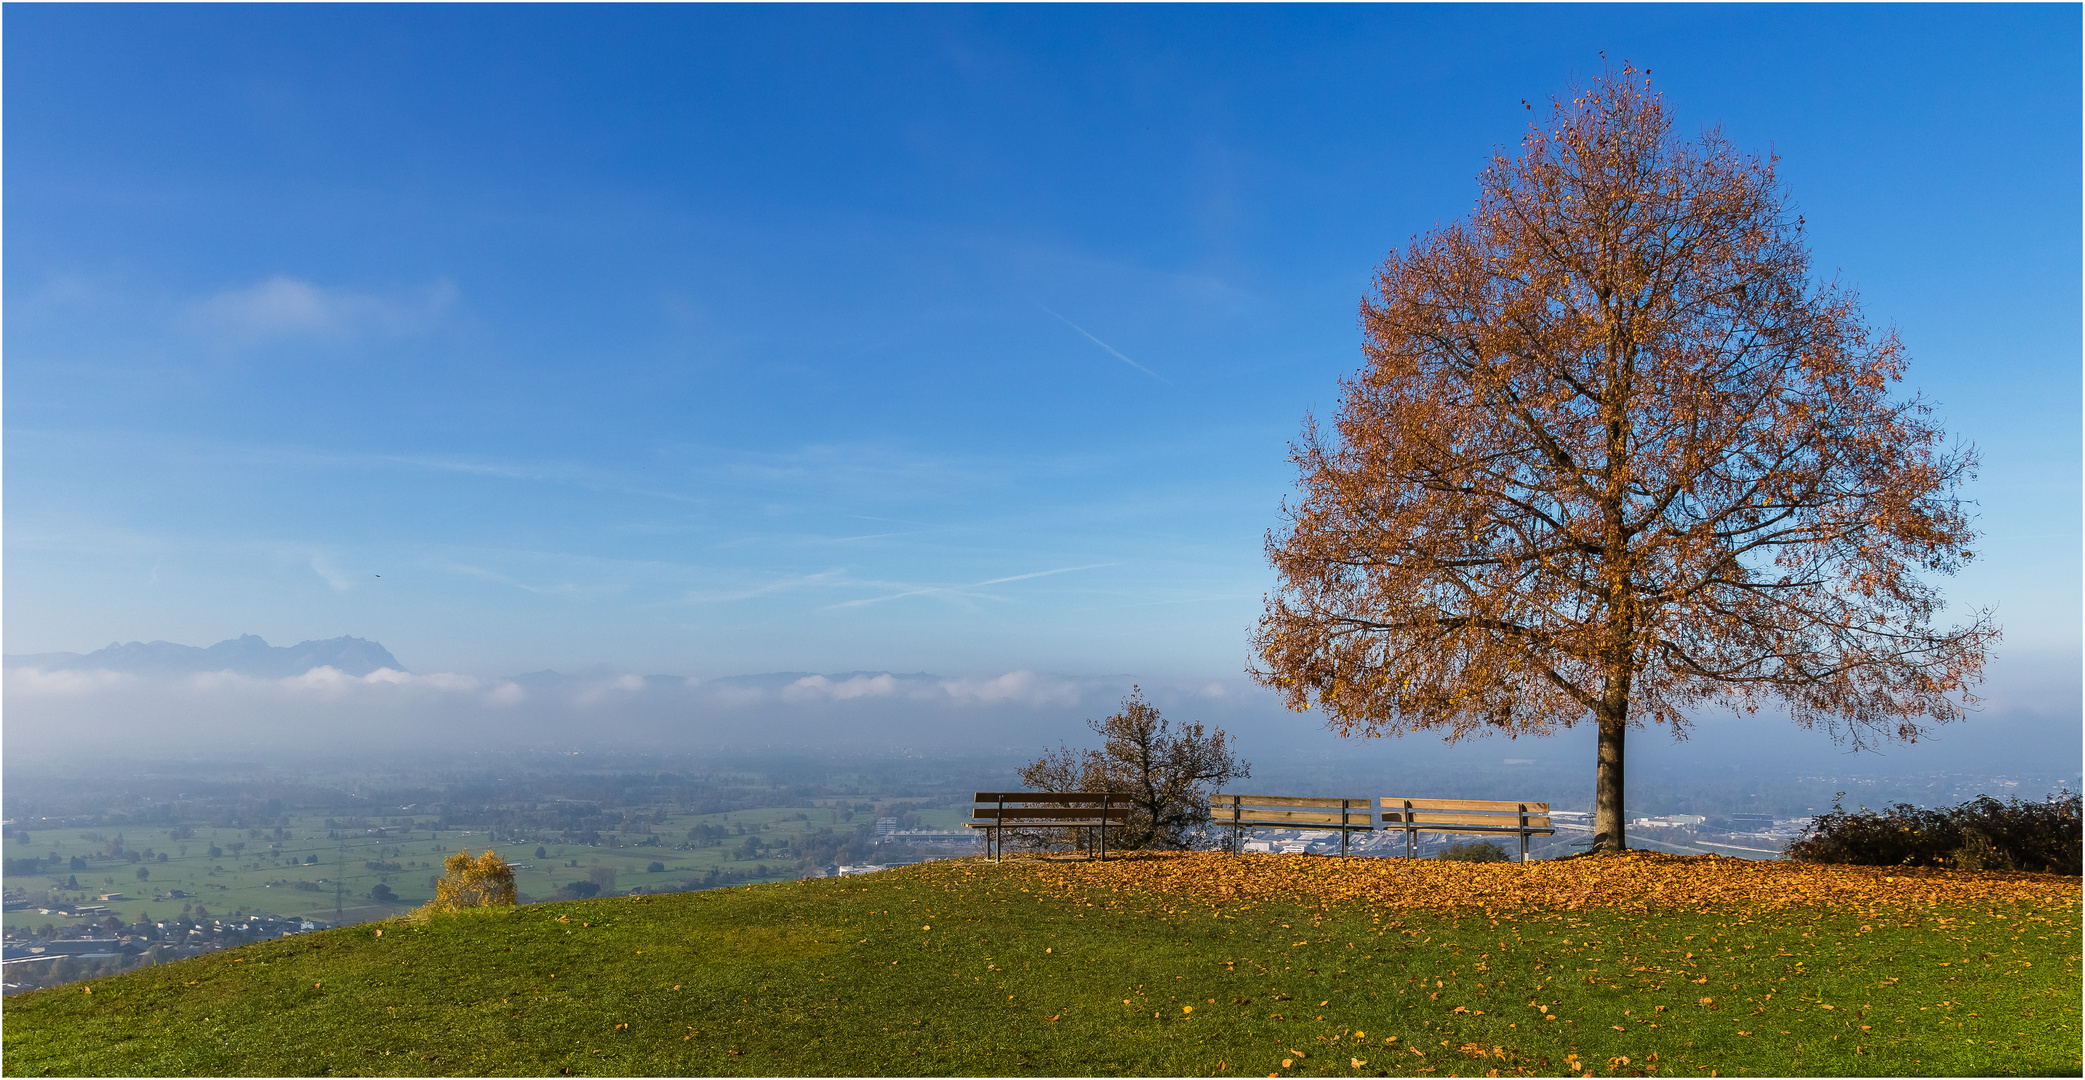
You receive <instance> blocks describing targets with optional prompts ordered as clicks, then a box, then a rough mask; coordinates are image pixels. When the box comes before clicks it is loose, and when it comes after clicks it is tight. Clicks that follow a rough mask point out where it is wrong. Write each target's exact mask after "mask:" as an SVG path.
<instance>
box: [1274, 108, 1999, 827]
mask: <svg viewBox="0 0 2085 1080" xmlns="http://www.w3.org/2000/svg"><path fill="white" fill-rule="evenodd" d="M1775 164H1776V162H1775V159H1774V158H1772V157H1766V158H1761V157H1757V156H1753V155H1748V154H1745V153H1741V152H1740V151H1738V150H1737V149H1736V148H1734V147H1733V146H1732V145H1731V144H1730V142H1729V141H1728V140H1726V139H1725V138H1724V137H1723V136H1722V135H1721V134H1720V133H1719V132H1717V131H1713V130H1711V131H1708V132H1705V133H1704V134H1702V135H1701V136H1700V137H1698V138H1696V139H1692V140H1689V139H1683V138H1680V137H1678V136H1676V135H1675V134H1674V133H1673V130H1672V122H1671V119H1670V117H1669V115H1668V113H1667V111H1666V108H1665V106H1664V104H1663V102H1662V100H1661V99H1660V98H1659V97H1658V96H1657V95H1655V94H1653V93H1652V92H1651V91H1650V89H1649V85H1648V81H1647V79H1645V78H1644V77H1643V73H1640V72H1637V71H1636V70H1635V69H1633V68H1624V69H1623V70H1621V71H1619V72H1615V71H1610V72H1608V73H1607V74H1605V75H1603V76H1602V77H1601V78H1600V79H1598V80H1597V81H1595V82H1594V83H1593V84H1592V85H1591V86H1589V87H1586V88H1585V89H1583V90H1582V91H1580V92H1578V93H1576V94H1575V95H1574V96H1572V97H1570V98H1569V99H1563V100H1558V101H1556V102H1553V103H1552V110H1551V115H1550V118H1549V123H1548V124H1547V125H1546V126H1537V125H1532V124H1531V125H1530V130H1529V132H1528V134H1527V135H1526V137H1525V139H1524V141H1523V144H1522V146H1521V152H1520V154H1519V156H1517V157H1514V158H1510V159H1509V158H1508V157H1507V156H1505V154H1504V153H1503V152H1502V153H1501V154H1500V155H1498V156H1496V157H1495V158H1494V160H1493V161H1492V164H1491V165H1490V167H1489V168H1488V169H1486V170H1485V172H1484V173H1483V175H1482V177H1481V178H1480V194H1479V197H1478V200H1477V205H1476V208H1475V209H1474V211H1473V212H1472V213H1471V214H1470V215H1469V217H1468V218H1467V219H1466V220H1463V221H1459V222H1456V223H1454V224H1451V225H1448V226H1445V227H1442V228H1439V229H1437V230H1435V231H1434V232H1431V233H1429V234H1426V235H1424V236H1421V237H1418V238H1416V239H1414V240H1413V242H1412V243H1411V244H1410V246H1409V247H1407V248H1406V249H1405V250H1404V251H1402V252H1398V253H1395V254H1392V255H1391V256H1390V257H1389V258H1388V259H1387V260H1386V261H1385V262H1384V263H1383V265H1382V266H1381V268H1380V269H1379V270H1378V271H1377V273H1376V276H1375V282H1374V293H1373V295H1372V296H1371V297H1369V298H1368V299H1366V300H1364V301H1363V303H1362V306H1361V325H1362V329H1363V331H1364V335H1365V343H1364V346H1363V352H1364V357H1365V364H1364V366H1363V368H1362V370H1361V371H1360V372H1359V373H1358V374H1356V375H1355V376H1353V377H1352V378H1349V379H1347V380H1344V381H1343V383H1342V395H1341V399H1340V404H1339V407H1338V413H1337V417H1336V419H1335V422H1334V426H1335V430H1336V438H1328V437H1326V435H1325V433H1323V432H1322V431H1321V430H1320V429H1319V428H1318V427H1317V425H1316V423H1315V421H1311V420H1307V421H1306V425H1305V430H1304V434H1303V437H1302V438H1301V440H1299V442H1298V443H1297V444H1296V445H1295V447H1294V448H1293V454H1292V460H1293V461H1294V462H1295V464H1296V465H1297V466H1298V468H1299V471H1300V477H1301V479H1300V499H1299V501H1298V502H1296V503H1295V504H1293V505H1288V506H1285V507H1284V513H1285V517H1286V519H1287V520H1286V522H1285V525H1284V527H1283V528H1281V529H1280V530H1278V531H1277V532H1276V533H1273V534H1270V535H1269V537H1268V542H1267V552H1268V556H1269V558H1270V559H1271V561H1272V562H1273V565H1274V568H1275V570H1276V572H1277V574H1278V577H1279V585H1278V588H1277V590H1276V591H1275V592H1274V593H1273V594H1271V595H1270V596H1269V597H1268V599H1267V603H1266V610H1265V613H1264V615H1263V617H1262V618H1261V620H1260V623H1259V626H1258V629H1257V632H1256V635H1255V642H1254V644H1255V649H1256V653H1257V657H1258V662H1257V666H1256V668H1255V674H1256V676H1257V677H1258V678H1259V679H1260V680H1261V681H1262V682H1263V683H1265V684H1266V685H1268V686H1271V687H1273V688H1275V689H1277V690H1279V691H1280V692H1281V693H1282V694H1283V695H1284V696H1285V698H1286V701H1287V703H1288V704H1289V706H1290V707H1292V708H1295V709H1299V710H1301V709H1307V708H1311V707H1318V708H1321V709H1323V710H1324V711H1325V712H1326V713H1327V714H1328V715H1329V716H1330V718H1331V719H1330V723H1331V725H1332V726H1333V727H1334V728H1335V729H1336V730H1338V731H1340V732H1341V733H1343V734H1356V733H1370V734H1401V733H1405V732H1412V731H1422V730H1432V731H1439V732H1442V733H1444V734H1445V735H1447V736H1448V737H1449V738H1456V737H1460V736H1464V735H1469V734H1473V733H1478V732H1503V733H1506V734H1509V735H1515V736H1518V735H1543V734H1549V733H1551V732H1554V731H1556V730H1557V729H1559V728H1563V727H1569V726H1572V725H1574V724H1576V723H1579V722H1581V721H1591V722H1593V723H1595V724H1597V725H1598V728H1599V751H1598V755H1599V756H1598V761H1597V771H1596V783H1595V826H1594V828H1595V846H1596V848H1600V849H1618V848H1621V847H1623V846H1624V843H1623V836H1622V822H1621V812H1622V778H1623V757H1622V752H1623V746H1624V734H1625V732H1626V731H1627V729H1628V728H1630V727H1633V726H1642V725H1644V724H1660V725H1664V726H1666V727H1667V728H1669V729H1670V730H1671V731H1673V732H1674V733H1675V734H1677V735H1684V733H1685V732H1686V731H1687V729H1688V725H1689V723H1690V720H1689V716H1690V713H1692V712H1694V711H1696V710H1699V709H1701V708H1703V707H1708V706H1713V705H1726V706H1732V707H1735V708H1737V709H1740V710H1743V711H1745V712H1754V711H1757V710H1758V709H1760V708H1761V707H1762V706H1766V705H1769V704H1772V705H1774V706H1776V707H1778V708H1782V709H1785V710H1786V711H1787V713H1788V715H1789V716H1790V717H1791V718H1792V719H1793V720H1794V722H1795V723H1797V724H1798V725H1801V726H1803V727H1806V728H1807V727H1812V726H1820V725H1821V726H1823V727H1824V728H1826V729H1828V730H1829V731H1831V732H1832V733H1833V735H1834V737H1836V738H1841V739H1844V740H1847V741H1850V742H1851V743H1852V745H1854V746H1855V747H1862V746H1868V745H1872V744H1874V743H1875V742H1877V741H1886V740H1896V739H1901V740H1915V739H1917V738H1918V737H1919V736H1920V734H1921V733H1922V731H1923V730H1924V725H1926V724H1928V723H1945V722H1948V721H1952V720H1955V719H1958V718H1960V717H1961V716H1962V714H1963V709H1964V708H1965V707H1966V706H1967V705H1969V704H1973V701H1974V699H1973V698H1972V697H1971V696H1970V694H1969V691H1970V689H1971V688H1972V687H1973V686H1974V685H1975V683H1976V681H1977V680H1978V678H1979V673H1980V670H1981V667H1982V665H1983V662H1984V658H1985V653H1986V650H1987V647H1988V645H1989V644H1990V643H1991V642H1992V641H1993V640H1994V639H1995V638H1996V636H1997V633H1998V631H1997V628H1996V626H1995V625H1994V624H1993V623H1992V621H1991V618H1990V616H1989V613H1988V612H1984V611H1976V612H1971V613H1969V615H1968V616H1967V618H1966V621H1965V622H1963V623H1962V624H1960V625H1954V626H1942V625H1939V622H1938V620H1939V618H1940V616H1941V615H1942V609H1943V606H1944V605H1943V599H1942V596H1941V594H1940V592H1939V591H1938V589H1937V587H1936V585H1935V582H1934V579H1935V578H1936V577H1939V576H1944V575H1947V574H1950V573H1952V572H1954V571H1955V570H1956V569H1957V568H1958V567H1960V566H1961V565H1962V564H1964V563H1965V562H1967V561H1968V560H1969V559H1970V558H1971V555H1972V552H1971V548H1970V545H1971V543H1972V541H1973V540H1974V537H1975V533H1974V531H1973V529H1972V527H1971V524H1970V520H1969V517H1968V514H1967V513H1966V512H1965V509H1964V507H1963V506H1962V503H1961V501H1960V499H1959V497H1958V495H1957V489H1958V487H1959V485H1960V484H1961V483H1962V482H1963V481H1964V480H1965V479H1967V478H1968V477H1969V476H1970V475H1971V473H1972V470H1973V469H1974V465H1975V458H1974V453H1973V451H1971V450H1969V449H1967V448H1962V449H1954V450H1949V449H1946V448H1944V447H1943V446H1942V445H1941V443H1942V438H1943V434H1942V432H1941V430H1940V428H1939V426H1938V425H1937V424H1936V423H1935V422H1934V421H1933V419H1932V417H1931V412H1930V407H1929V406H1928V405H1927V404H1926V403H1925V402H1923V401H1922V400H1920V399H1919V398H1918V397H1916V396H1915V395H1914V396H1911V397H1908V398H1898V397H1893V396H1892V388H1893V386H1894V384H1896V383H1898V382H1899V381H1900V380H1901V379H1902V378H1903V375H1904V372H1905V368H1906V363H1907V357H1906V353H1905V349H1904V346H1903V344H1902V343H1901V342H1900V341H1899V340H1898V338H1897V336H1896V335H1895V333H1894V332H1892V331H1889V330H1886V329H1877V328H1875V327H1873V326H1871V325H1870V324H1869V323H1868V322H1866V321H1865V319H1864V317H1863V313H1862V311H1861V308H1860V305H1859V303H1858V299H1857V297H1856V296H1855V295H1854V294H1853V292H1852V291H1850V290H1848V289H1844V288H1841V287H1839V286H1837V285H1836V284H1834V283H1829V282H1819V281H1817V280H1815V279H1814V278H1813V276H1812V274H1811V267H1810V259H1809V252H1808V250H1807V248H1806V247H1805V246H1804V243H1803V226H1804V221H1803V219H1802V217H1801V216H1799V215H1798V214H1797V213H1796V211H1795V209H1794V208H1793V206H1792V205H1791V204H1790V202H1789V200H1788V197H1787V195H1786V194H1785V192H1784V191H1783V190H1782V188H1781V186H1780V185H1779V183H1778V181H1777V179H1776V176H1775Z"/></svg>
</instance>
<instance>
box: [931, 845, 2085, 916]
mask: <svg viewBox="0 0 2085 1080" xmlns="http://www.w3.org/2000/svg"><path fill="white" fill-rule="evenodd" d="M1029 862H1030V863H1031V864H1032V865H1034V866H1035V867H1036V868H1037V869H1036V871H1035V872H1036V873H1038V874H1039V876H1040V878H1041V880H1042V881H1043V882H1044V883H1046V885H1047V887H1049V888H1052V889H1055V890H1057V891H1059V892H1060V893H1062V894H1064V895H1080V894H1083V893H1086V892H1089V891H1090V890H1092V889H1095V888H1108V889H1116V890H1124V889H1127V890H1132V891H1136V892H1144V893H1153V894H1161V895H1165V896H1169V897H1174V898H1177V899H1179V900H1181V901H1183V902H1190V901H1191V902H1200V903H1207V904H1211V905H1223V904H1240V903H1245V904H1250V903H1259V902H1268V901H1273V902H1279V903H1293V902H1297V901H1300V900H1304V899H1305V898H1308V900H1309V901H1311V902H1318V903H1322V904H1335V903H1340V902H1342V901H1349V900H1353V901H1362V902H1365V903H1368V904H1370V905H1372V906H1375V907H1379V908H1394V909H1400V910H1410V911H1451V910H1454V909H1456V908H1462V907H1478V908H1491V909H1494V910H1498V911H1568V910H1578V909H1584V908H1609V909H1615V910H1636V911H1646V910H1649V909H1650V908H1653V907H1659V908H1697V909H1699V908H1709V907H1719V908H1727V909H1736V910H1750V911H1753V912H1758V913H1765V912H1770V911H1775V910H1779V909H1783V908H1794V907H1821V908H1828V909H1831V910H1837V911H1857V910H1863V909H1868V908H1878V907H1900V908H1901V907H1914V908H1915V907H1926V906H1931V905H1933V904H1943V903H1944V904H1965V903H1967V904H1977V903H1999V904H2016V903H2027V904H2044V903H2054V904H2072V903H2076V902H2077V900H2078V897H2079V883H2078V879H2076V878H2064V877H2056V876H2053V875H2049V874H2020V873H2007V872H1991V873H1964V872H1961V871H1953V870H1917V869H1894V868H1884V867H1873V866H1818V865H1813V864H1808V863H1790V862H1757V861H1752V860H1747V859H1727V858H1718V857H1717V856H1714V855H1694V856H1682V855H1666V854H1661V853H1656V852H1633V853H1631V854H1629V855H1627V856H1623V857H1618V858H1615V857H1586V858H1575V859H1556V860H1549V861H1543V862H1531V863H1464V862H1445V861H1441V860H1436V859H1330V858H1309V857H1296V856H1289V855H1229V854H1222V853H1217V852H1182V853H1166V854H1147V855H1136V856H1132V857H1130V858H1124V859H1114V860H1109V861H1106V862H1089V861H1084V860H1079V861H1058V860H1029ZM934 865H935V867H936V869H937V872H939V873H942V874H948V873H954V874H958V875H961V874H966V873H975V872H977V865H978V864H974V863H967V862H947V863H938V864H934Z"/></svg>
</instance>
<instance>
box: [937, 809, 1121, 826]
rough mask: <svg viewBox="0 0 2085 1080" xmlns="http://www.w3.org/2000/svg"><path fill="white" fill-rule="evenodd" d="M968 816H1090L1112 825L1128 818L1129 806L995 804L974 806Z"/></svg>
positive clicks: (981, 818) (1034, 818)
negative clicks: (1002, 806)
mask: <svg viewBox="0 0 2085 1080" xmlns="http://www.w3.org/2000/svg"><path fill="white" fill-rule="evenodd" d="M970 816H971V817H972V818H973V819H975V820H978V821H1007V822H1012V821H1056V820H1060V819H1062V820H1070V819H1072V818H1080V819H1087V818H1090V819H1093V820H1095V821H1098V820H1100V819H1102V818H1106V819H1107V821H1108V823H1109V824H1111V825H1112V824H1115V823H1117V822H1122V821H1128V820H1129V807H1126V806H1125V807H1121V808H1119V809H1118V808H1116V807H1112V806H1111V807H1109V808H1107V809H1106V810H1103V809H1101V808H1100V807H1098V806H1093V807H1079V806H1073V807H1066V808H1064V809H1061V810H1042V809H1035V810H1028V809H1021V808H1018V807H1012V806H1009V807H1007V808H1006V809H1004V810H1001V809H999V808H998V807H996V806H980V807H978V808H976V809H975V810H973V811H971V813H970Z"/></svg>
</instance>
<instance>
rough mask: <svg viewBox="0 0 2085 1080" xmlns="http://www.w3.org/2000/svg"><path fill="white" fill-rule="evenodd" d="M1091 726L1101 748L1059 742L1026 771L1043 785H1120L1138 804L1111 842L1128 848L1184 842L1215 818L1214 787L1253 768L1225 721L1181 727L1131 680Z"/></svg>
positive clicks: (1031, 782) (1026, 777)
mask: <svg viewBox="0 0 2085 1080" xmlns="http://www.w3.org/2000/svg"><path fill="white" fill-rule="evenodd" d="M1086 726H1087V727H1089V728H1091V729H1093V733H1094V734H1096V735H1098V736H1100V737H1101V745H1100V747H1099V748H1098V749H1080V750H1074V749H1072V748H1070V747H1068V746H1060V747H1059V748H1057V749H1056V750H1054V751H1050V752H1048V753H1045V754H1044V755H1043V756H1042V757H1040V758H1037V759H1036V760H1035V761H1033V762H1031V763H1030V764H1029V765H1028V766H1027V767H1026V768H1024V769H1022V770H1021V781H1022V782H1023V783H1025V784H1027V785H1028V786H1029V787H1031V788H1033V789H1035V790H1037V791H1061V792H1071V791H1096V792H1097V791H1107V792H1120V793H1121V794H1123V795H1125V796H1126V797H1127V800H1128V802H1129V803H1130V804H1131V806H1132V807H1133V809H1132V811H1131V816H1130V820H1129V822H1128V823H1127V824H1126V825H1124V826H1123V828H1122V831H1121V832H1120V833H1118V834H1113V835H1114V837H1119V839H1117V838H1111V839H1110V841H1109V843H1110V844H1111V845H1119V846H1121V847H1124V848H1178V847H1183V846H1185V845H1186V843H1187V841H1188V840H1189V839H1190V837H1191V836H1192V834H1193V833H1194V831H1195V830H1196V829H1198V828H1200V827H1201V826H1202V825H1203V824H1204V823H1206V822H1207V821H1208V820H1209V790H1208V789H1209V787H1211V786H1215V787H1221V786H1222V785H1224V784H1226V783H1229V782H1230V781H1232V780H1238V779H1243V778H1245V777H1248V776H1251V775H1252V766H1251V765H1250V764H1249V763H1246V762H1243V761H1240V760H1238V758H1237V755H1236V754H1235V753H1234V752H1233V750H1232V747H1231V741H1230V737H1229V736H1228V735H1225V734H1224V731H1223V729H1222V728H1204V727H1203V726H1202V725H1201V724H1181V725H1179V726H1177V727H1175V726H1174V724H1173V722H1172V721H1171V720H1168V719H1166V718H1165V717H1164V716H1163V715H1161V714H1160V713H1159V711H1158V710H1157V709H1156V708H1154V707H1152V705H1151V703H1150V702H1147V701H1145V700H1144V695H1143V691H1142V690H1140V689H1138V688H1136V687H1131V688H1130V692H1129V696H1128V697H1125V698H1123V699H1122V708H1121V710H1120V711H1118V712H1116V713H1113V714H1112V715H1110V716H1108V717H1107V718H1106V719H1104V720H1088V721H1086Z"/></svg>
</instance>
